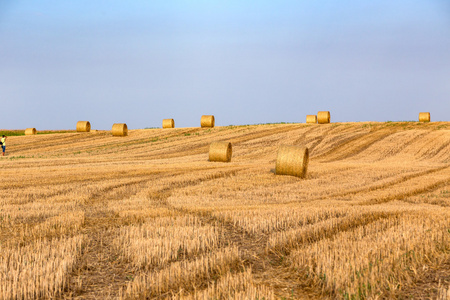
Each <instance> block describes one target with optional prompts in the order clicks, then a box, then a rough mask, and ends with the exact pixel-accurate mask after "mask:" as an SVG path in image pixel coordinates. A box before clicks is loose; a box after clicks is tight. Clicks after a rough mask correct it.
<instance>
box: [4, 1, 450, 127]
mask: <svg viewBox="0 0 450 300" xmlns="http://www.w3.org/2000/svg"><path fill="white" fill-rule="evenodd" d="M0 110H1V116H0V128H8V129H20V128H27V127H36V128H37V129H38V130H40V129H73V128H75V125H76V122H77V121H78V120H89V121H90V122H91V125H92V128H94V129H110V128H111V126H112V124H113V123H123V122H125V123H127V124H128V127H129V128H130V129H133V128H145V127H160V126H161V122H162V119H164V118H174V119H175V126H176V127H190V126H199V124H200V117H201V115H204V114H213V115H215V117H216V124H217V125H230V124H236V125H237V124H255V123H269V122H304V121H305V116H306V115H307V114H316V113H317V111H320V110H330V111H331V118H332V121H335V122H345V121H387V120H391V121H400V120H417V119H418V114H419V112H421V111H430V112H431V118H432V120H434V121H438V120H442V121H450V1H449V0H377V1H366V0H339V1H337V0H315V1H312V0H279V1H273V0H270V1H266V0H252V1H245V0H220V1H219V0H218V1H214V0H204V1H198V0H191V1H187V0H186V1H181V0H179V1H175V0H160V1H156V0H155V1H150V0H146V1H132V0H130V1H123V0H95V1H92V0H76V1H73V0H70V1H69V0H53V1H49V0H39V1H35V0H23V1H22V0H0Z"/></svg>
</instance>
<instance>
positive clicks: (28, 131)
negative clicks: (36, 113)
mask: <svg viewBox="0 0 450 300" xmlns="http://www.w3.org/2000/svg"><path fill="white" fill-rule="evenodd" d="M36 133H37V131H36V128H27V129H25V135H34V134H36Z"/></svg>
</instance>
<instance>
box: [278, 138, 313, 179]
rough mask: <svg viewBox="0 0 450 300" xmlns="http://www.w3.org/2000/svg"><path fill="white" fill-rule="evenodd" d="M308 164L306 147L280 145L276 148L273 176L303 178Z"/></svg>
mask: <svg viewBox="0 0 450 300" xmlns="http://www.w3.org/2000/svg"><path fill="white" fill-rule="evenodd" d="M308 162H309V150H308V148H307V147H297V146H287V145H281V146H280V148H278V155H277V162H276V166H275V174H277V175H292V176H297V177H300V178H304V177H305V176H306V171H307V170H308Z"/></svg>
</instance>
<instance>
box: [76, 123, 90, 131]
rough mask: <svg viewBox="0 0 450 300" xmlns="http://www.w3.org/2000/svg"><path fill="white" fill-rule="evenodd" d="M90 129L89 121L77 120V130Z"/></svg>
mask: <svg viewBox="0 0 450 300" xmlns="http://www.w3.org/2000/svg"><path fill="white" fill-rule="evenodd" d="M89 131H91V123H89V121H78V122H77V132H89Z"/></svg>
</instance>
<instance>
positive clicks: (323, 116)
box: [317, 111, 330, 124]
mask: <svg viewBox="0 0 450 300" xmlns="http://www.w3.org/2000/svg"><path fill="white" fill-rule="evenodd" d="M317 122H318V123H319V124H326V123H330V112H329V111H319V112H318V113H317Z"/></svg>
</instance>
